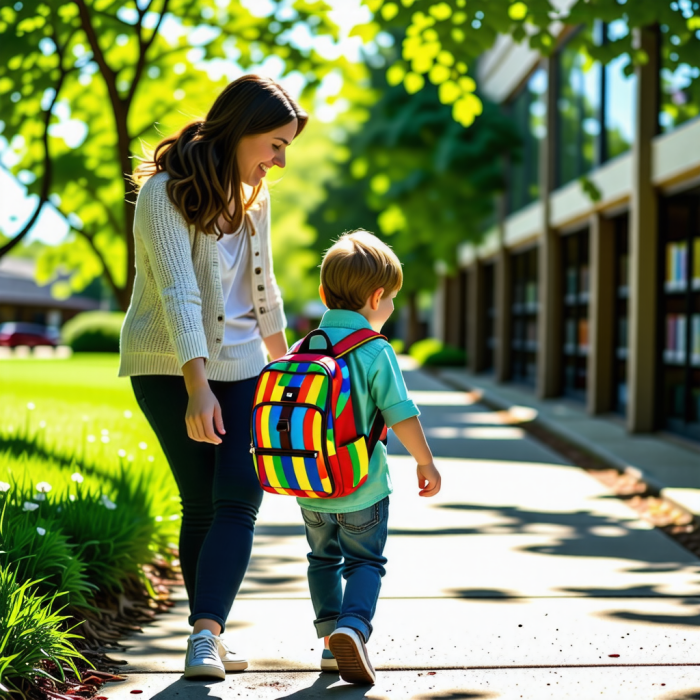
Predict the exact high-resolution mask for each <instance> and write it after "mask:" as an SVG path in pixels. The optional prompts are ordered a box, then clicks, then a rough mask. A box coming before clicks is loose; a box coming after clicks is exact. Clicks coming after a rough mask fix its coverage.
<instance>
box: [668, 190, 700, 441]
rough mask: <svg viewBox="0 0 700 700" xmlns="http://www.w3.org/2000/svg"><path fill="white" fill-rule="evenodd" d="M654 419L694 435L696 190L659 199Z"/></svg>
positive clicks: (699, 364)
mask: <svg viewBox="0 0 700 700" xmlns="http://www.w3.org/2000/svg"><path fill="white" fill-rule="evenodd" d="M660 223H661V225H660V235H659V239H660V245H661V250H660V252H659V264H660V267H661V270H660V280H661V283H660V285H659V287H660V304H659V334H658V335H659V338H660V340H661V343H662V347H661V348H660V352H659V357H660V363H661V371H660V373H659V375H660V381H661V396H662V401H661V402H660V412H661V415H660V416H659V417H658V418H659V424H660V425H661V426H662V427H665V428H668V429H669V430H672V431H674V432H677V433H679V434H682V435H685V436H687V437H691V438H694V439H696V440H700V191H698V190H696V191H694V192H692V193H688V194H682V195H678V196H675V197H669V198H667V199H665V200H662V205H661V222H660Z"/></svg>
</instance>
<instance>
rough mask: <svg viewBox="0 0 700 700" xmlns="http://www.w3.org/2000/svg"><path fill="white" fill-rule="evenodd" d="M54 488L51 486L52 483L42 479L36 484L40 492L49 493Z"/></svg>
mask: <svg viewBox="0 0 700 700" xmlns="http://www.w3.org/2000/svg"><path fill="white" fill-rule="evenodd" d="M52 488H53V487H52V486H51V484H49V483H47V482H46V481H40V482H39V483H38V484H37V485H36V490H37V491H38V492H39V493H48V492H49V491H51V489H52Z"/></svg>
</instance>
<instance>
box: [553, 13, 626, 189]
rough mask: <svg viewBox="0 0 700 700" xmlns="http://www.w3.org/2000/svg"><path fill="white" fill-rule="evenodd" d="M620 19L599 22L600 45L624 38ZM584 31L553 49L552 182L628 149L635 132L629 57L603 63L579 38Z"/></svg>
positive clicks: (560, 181) (578, 174)
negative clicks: (593, 58)
mask: <svg viewBox="0 0 700 700" xmlns="http://www.w3.org/2000/svg"><path fill="white" fill-rule="evenodd" d="M628 33H629V29H628V27H627V23H626V22H625V21H623V20H618V21H615V22H611V23H610V24H605V25H604V24H602V23H601V24H599V25H598V27H597V28H596V31H595V33H594V35H595V41H596V43H598V44H601V43H603V44H606V43H608V42H614V41H618V40H621V39H624V38H625V37H626V36H627V34H628ZM592 36H593V34H591V33H590V32H588V31H587V30H585V31H583V30H582V31H580V32H578V33H577V34H575V35H574V36H573V37H572V38H571V39H570V40H569V41H568V42H567V44H565V45H564V47H563V48H562V49H561V50H560V51H559V53H558V54H557V61H556V72H557V81H556V86H557V136H556V143H557V148H556V165H557V169H556V182H557V185H559V186H561V185H565V184H566V183H568V182H571V181H572V180H575V179H577V178H579V177H581V176H582V175H585V174H586V173H587V172H589V171H590V170H592V169H593V168H594V167H595V166H597V165H600V164H601V163H603V162H605V161H606V160H608V159H610V158H614V157H615V156H618V155H620V154H622V153H624V152H625V151H627V150H629V148H630V146H631V144H632V139H633V135H634V103H635V90H636V82H635V76H634V75H629V76H628V75H625V69H626V67H627V66H628V64H629V62H630V59H629V56H626V55H623V56H618V57H617V58H615V59H613V60H612V61H610V62H609V63H608V64H607V65H605V66H601V64H600V63H598V62H594V61H591V59H590V57H589V55H588V53H587V52H585V51H584V50H583V49H582V41H583V40H584V39H590V38H591V37H592Z"/></svg>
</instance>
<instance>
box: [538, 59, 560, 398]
mask: <svg viewBox="0 0 700 700" xmlns="http://www.w3.org/2000/svg"><path fill="white" fill-rule="evenodd" d="M555 65H556V61H555V59H554V58H547V59H543V61H542V66H543V68H544V69H545V70H546V71H547V76H548V79H547V96H546V102H547V136H546V137H545V138H543V139H542V140H541V141H540V201H541V202H542V225H541V227H542V236H541V238H540V247H539V252H538V255H539V258H538V274H539V280H538V285H537V294H538V314H537V387H536V389H537V396H538V397H539V398H541V399H546V398H550V397H553V396H558V395H559V394H560V392H561V371H562V370H561V360H562V348H561V345H562V339H561V318H562V310H561V304H562V272H561V241H560V238H559V234H558V233H557V232H555V231H552V229H551V228H550V225H549V219H550V216H549V193H550V192H551V191H552V189H554V173H555V154H556V138H555V136H556V135H555V128H556V114H557V104H556V85H555V82H556V75H555V73H556V71H555V70H554V67H555Z"/></svg>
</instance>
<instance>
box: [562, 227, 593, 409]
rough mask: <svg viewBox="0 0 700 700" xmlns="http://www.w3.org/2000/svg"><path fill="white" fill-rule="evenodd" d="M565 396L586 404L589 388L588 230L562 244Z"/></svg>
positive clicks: (565, 239) (565, 240) (569, 237)
mask: <svg viewBox="0 0 700 700" xmlns="http://www.w3.org/2000/svg"><path fill="white" fill-rule="evenodd" d="M562 248H563V251H562V252H563V256H562V257H563V259H562V262H563V265H562V274H563V276H564V299H563V307H562V311H563V316H564V319H563V320H564V323H563V327H564V346H563V348H562V350H563V353H564V362H563V370H564V377H563V379H564V394H565V395H567V396H570V397H572V398H575V399H581V400H585V398H586V390H587V385H588V290H589V277H590V276H589V268H588V229H586V230H585V231H581V232H580V233H575V234H571V235H569V236H566V237H565V238H564V240H563V241H562Z"/></svg>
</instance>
